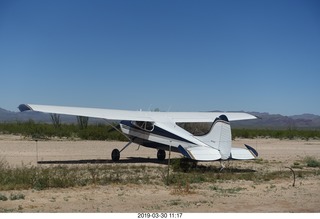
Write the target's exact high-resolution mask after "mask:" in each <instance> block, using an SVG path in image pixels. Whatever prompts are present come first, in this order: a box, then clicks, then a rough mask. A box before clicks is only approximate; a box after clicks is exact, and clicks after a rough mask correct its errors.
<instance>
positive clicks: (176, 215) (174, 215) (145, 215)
mask: <svg viewBox="0 0 320 219" xmlns="http://www.w3.org/2000/svg"><path fill="white" fill-rule="evenodd" d="M137 218H141V219H142V218H171V219H174V218H177V219H179V218H182V213H138V214H137Z"/></svg>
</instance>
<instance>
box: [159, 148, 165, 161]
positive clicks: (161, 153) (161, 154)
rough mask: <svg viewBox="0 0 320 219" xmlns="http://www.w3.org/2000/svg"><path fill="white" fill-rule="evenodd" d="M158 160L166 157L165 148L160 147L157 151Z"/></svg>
mask: <svg viewBox="0 0 320 219" xmlns="http://www.w3.org/2000/svg"><path fill="white" fill-rule="evenodd" d="M157 158H158V160H164V159H165V158H166V152H165V150H162V149H159V150H158V153H157Z"/></svg>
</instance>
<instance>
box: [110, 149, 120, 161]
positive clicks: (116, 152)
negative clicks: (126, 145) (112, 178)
mask: <svg viewBox="0 0 320 219" xmlns="http://www.w3.org/2000/svg"><path fill="white" fill-rule="evenodd" d="M111 158H112V160H113V161H119V160H120V151H119V150H118V149H113V151H112V153H111Z"/></svg>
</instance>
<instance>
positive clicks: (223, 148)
mask: <svg viewBox="0 0 320 219" xmlns="http://www.w3.org/2000/svg"><path fill="white" fill-rule="evenodd" d="M197 139H199V140H200V141H202V142H204V143H205V144H207V145H208V146H210V147H212V148H215V149H217V150H219V152H220V154H221V159H222V160H225V159H228V158H229V157H230V153H231V143H232V137H231V127H230V123H229V120H228V118H227V117H226V116H225V115H221V116H219V117H218V118H216V120H215V121H214V123H213V125H212V127H211V130H210V131H209V133H208V134H206V135H204V136H197Z"/></svg>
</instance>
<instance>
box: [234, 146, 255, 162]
mask: <svg viewBox="0 0 320 219" xmlns="http://www.w3.org/2000/svg"><path fill="white" fill-rule="evenodd" d="M245 146H246V147H247V149H244V148H231V157H230V158H231V159H235V160H252V159H255V158H256V157H257V156H258V152H257V151H256V150H255V149H254V148H252V147H250V146H249V145H245Z"/></svg>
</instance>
